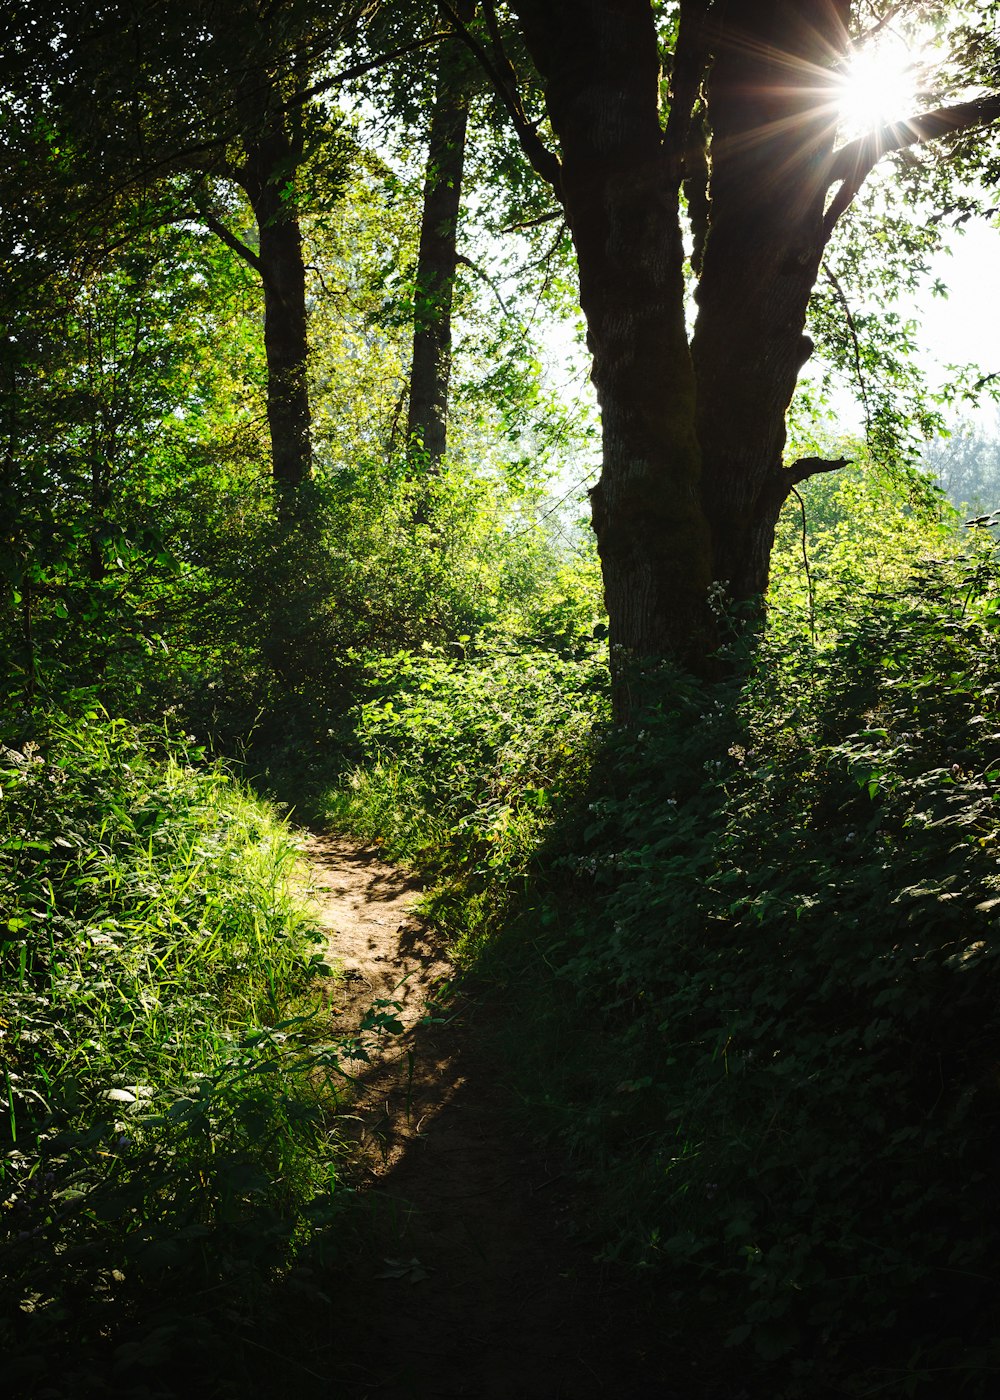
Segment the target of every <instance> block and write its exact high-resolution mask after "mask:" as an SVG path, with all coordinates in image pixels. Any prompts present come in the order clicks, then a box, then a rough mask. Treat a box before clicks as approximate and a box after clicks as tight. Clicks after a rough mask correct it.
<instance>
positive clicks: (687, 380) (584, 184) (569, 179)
mask: <svg viewBox="0 0 1000 1400" xmlns="http://www.w3.org/2000/svg"><path fill="white" fill-rule="evenodd" d="M515 9H517V10H518V11H519V13H521V15H522V18H523V20H524V24H525V31H526V38H527V40H528V44H529V47H530V48H531V50H532V56H533V58H534V60H535V62H536V64H537V66H538V68H539V71H540V72H541V74H542V76H543V79H544V80H545V89H546V90H545V96H546V103H547V106H548V111H549V116H550V118H551V120H552V124H553V127H554V128H555V131H556V135H557V136H558V138H559V143H560V151H561V157H562V172H561V182H560V188H559V189H558V191H557V192H558V194H559V195H560V198H561V199H562V202H563V205H564V208H565V210H566V217H567V220H568V223H569V226H570V229H571V231H572V234H573V241H574V244H575V247H576V253H577V260H578V266H579V275H580V302H581V305H582V307H583V311H584V313H585V315H586V318H587V328H588V335H587V340H588V345H589V347H590V350H591V352H592V354H593V370H592V377H593V381H594V385H595V387H596V389H597V396H598V401H599V403H600V406H601V420H602V432H603V449H604V451H603V466H602V473H601V479H600V482H599V483H598V485H597V486H596V487H595V489H594V491H593V492H592V502H593V523H594V530H595V532H596V534H597V543H598V550H599V552H600V557H601V566H602V570H603V574H604V587H605V597H606V601H607V606H608V618H609V628H610V642H611V649H612V665H613V669H614V670H615V671H616V672H618V671H620V670H621V669H622V668H621V666H620V664H619V663H621V662H623V661H625V660H626V659H627V657H628V656H629V655H630V654H631V655H633V656H638V657H662V656H665V655H672V656H675V657H676V658H677V659H678V660H680V661H681V662H682V663H683V664H686V665H689V666H694V667H697V666H698V665H699V664H700V659H701V658H703V657H704V656H705V654H706V652H707V651H708V650H710V647H711V637H712V616H711V613H710V612H709V610H708V608H707V606H706V595H707V593H708V588H709V585H710V583H711V581H712V578H713V558H712V547H711V538H710V535H709V528H708V523H707V521H706V519H705V516H704V511H703V509H702V505H701V496H700V489H699V483H700V478H701V449H700V445H699V443H698V439H697V435H696V432H695V379H694V371H693V367H692V363H691V356H690V352H689V349H688V343H687V333H686V328H685V321H684V249H683V243H682V238H681V227H680V218H679V208H678V205H679V187H680V180H679V177H678V176H677V175H676V174H672V173H671V172H670V171H668V170H667V169H666V167H665V163H664V160H663V153H662V131H661V128H660V120H659V110H658V80H659V56H658V51H657V43H656V32H655V28H654V25H653V17H652V11H651V9H650V6H649V4H648V3H647V2H646V0H627V3H624V4H622V3H619V4H614V3H611V2H610V0H600V2H599V3H594V0H590V2H589V3H585V4H581V5H575V4H573V5H571V4H568V3H565V0H564V2H563V3H558V2H557V3H555V4H553V5H548V4H545V5H542V4H540V3H539V4H537V5H516V6H515ZM529 16H530V22H529Z"/></svg>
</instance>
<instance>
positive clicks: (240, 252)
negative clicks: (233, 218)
mask: <svg viewBox="0 0 1000 1400" xmlns="http://www.w3.org/2000/svg"><path fill="white" fill-rule="evenodd" d="M196 217H197V218H199V219H200V220H201V222H202V223H203V224H204V225H205V227H206V228H207V229H209V230H210V231H211V232H212V233H214V234H215V236H216V237H217V238H220V239H221V240H222V242H223V243H224V244H225V245H226V247H227V248H230V249H232V251H233V252H234V253H235V254H236V255H237V257H240V258H242V259H243V261H244V262H245V263H249V264H250V266H251V267H252V268H253V270H254V272H256V273H258V274H259V275H260V276H263V275H264V269H263V265H262V264H261V260H260V258H259V257H258V256H257V254H256V253H255V252H254V251H253V249H252V248H250V247H248V246H247V244H246V243H244V242H243V240H242V239H241V238H237V236H236V234H235V233H233V232H232V230H231V229H229V228H227V227H226V225H225V224H224V223H223V222H222V220H221V219H219V218H216V216H215V215H214V214H211V213H209V211H208V210H207V209H197V210H196Z"/></svg>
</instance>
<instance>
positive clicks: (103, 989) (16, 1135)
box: [0, 710, 340, 1396]
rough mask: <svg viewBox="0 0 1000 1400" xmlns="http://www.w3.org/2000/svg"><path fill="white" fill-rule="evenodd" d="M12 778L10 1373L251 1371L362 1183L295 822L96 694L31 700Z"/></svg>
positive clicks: (3, 1163) (89, 1378) (138, 1386)
mask: <svg viewBox="0 0 1000 1400" xmlns="http://www.w3.org/2000/svg"><path fill="white" fill-rule="evenodd" d="M0 788H2V791H3V803H2V809H0V810H2V816H0V820H2V826H0V913H2V918H0V940H2V941H0V961H2V971H3V980H2V984H0V1032H2V1040H0V1045H2V1077H3V1093H4V1098H5V1100H6V1109H7V1113H6V1117H5V1122H4V1124H3V1126H2V1129H0V1133H2V1139H0V1146H2V1157H0V1230H2V1234H3V1258H4V1267H3V1274H2V1280H0V1349H2V1350H3V1353H4V1358H5V1360H4V1379H5V1386H7V1387H10V1388H12V1389H9V1390H8V1393H13V1394H18V1395H21V1394H24V1395H28V1394H30V1395H43V1394H44V1395H49V1396H64V1395H65V1396H69V1395H88V1396H89V1395H101V1394H115V1395H133V1394H134V1395H140V1394H141V1395H143V1396H146V1395H153V1394H155V1395H161V1394H162V1395H168V1394H174V1393H182V1392H183V1393H190V1387H191V1386H194V1388H195V1389H196V1390H197V1393H202V1394H204V1393H212V1394H228V1393H236V1392H237V1391H239V1390H240V1389H241V1384H242V1381H241V1377H242V1378H243V1381H245V1375H246V1371H245V1368H246V1366H247V1365H253V1366H254V1367H255V1368H256V1367H257V1366H258V1364H259V1350H258V1352H257V1353H255V1354H252V1355H251V1356H250V1359H249V1360H248V1351H249V1349H250V1348H252V1347H254V1346H255V1342H254V1340H253V1337H252V1331H253V1327H254V1325H255V1318H256V1317H257V1315H258V1312H259V1309H260V1308H261V1307H262V1306H263V1303H264V1301H265V1300H266V1299H268V1298H269V1290H270V1289H271V1288H272V1285H273V1284H274V1283H275V1281H276V1280H277V1279H278V1278H279V1277H282V1278H285V1279H286V1281H287V1278H288V1275H287V1270H288V1267H289V1264H290V1263H291V1261H293V1260H294V1258H295V1256H296V1254H297V1252H299V1251H300V1250H301V1249H302V1248H303V1247H304V1246H305V1245H306V1244H307V1242H309V1241H310V1240H311V1239H313V1238H314V1237H316V1235H317V1232H318V1231H319V1230H320V1229H321V1228H322V1226H323V1225H324V1224H326V1223H327V1222H328V1221H329V1220H330V1219H331V1218H332V1215H333V1213H334V1212H335V1211H336V1209H337V1208H338V1205H339V1200H340V1193H339V1190H338V1182H337V1163H338V1156H339V1151H338V1144H337V1141H336V1139H335V1136H334V1131H333V1129H332V1127H331V1121H332V1120H331V1117H330V1114H329V1111H328V1110H329V1108H330V1106H331V1104H332V1101H333V1099H332V1095H331V1092H330V1090H329V1087H328V1085H329V1081H330V1079H331V1076H336V1073H337V1068H336V1058H335V1054H334V1053H333V1051H332V1050H331V1049H330V1048H328V1047H327V1048H324V1047H322V1046H320V1045H318V1044H317V1043H316V1041H317V1034H316V1030H315V1026H314V1024H313V1018H312V1016H311V1014H310V1001H311V1000H315V998H314V997H310V996H307V995H306V991H307V988H308V986H309V984H310V982H312V981H313V979H314V978H315V975H316V973H317V971H318V970H320V968H319V965H318V955H316V954H315V953H314V951H313V950H314V946H315V944H314V933H313V930H312V928H311V926H310V924H309V921H308V919H307V918H306V916H305V914H304V913H303V910H302V907H301V904H300V902H299V901H298V900H297V898H296V897H295V895H294V893H293V885H292V881H291V876H292V873H293V868H294V863H295V859H296V850H295V846H294V844H293V841H292V839H291V836H290V833H289V831H288V830H287V828H286V827H285V825H284V823H283V822H282V821H281V820H280V819H279V818H278V817H277V816H276V815H275V814H274V812H273V809H270V808H268V807H267V806H266V805H265V804H263V803H261V802H260V801H259V800H257V799H256V798H254V797H253V796H252V795H251V794H250V793H249V792H247V791H245V790H244V789H243V788H242V787H241V786H240V785H239V784H238V783H237V782H236V781H234V780H233V779H232V778H231V777H230V776H229V775H228V774H227V773H226V772H225V771H224V770H222V769H221V768H219V767H218V766H213V765H208V764H206V763H205V761H204V755H203V754H202V753H201V752H200V751H199V750H196V749H193V748H192V746H191V745H190V744H189V743H188V742H187V741H185V739H184V738H183V736H180V737H174V736H170V735H168V734H165V733H163V732H159V733H157V732H156V731H151V730H139V729H136V728H134V727H132V726H130V725H128V724H126V723H125V722H124V721H118V720H112V719H108V718H107V717H106V716H104V715H103V714H102V713H98V712H97V711H95V710H90V711H89V712H87V713H84V714H82V715H81V716H80V717H79V718H75V719H74V718H69V717H67V716H65V715H49V716H47V717H41V716H35V717H33V718H31V719H30V720H29V719H28V717H27V716H26V715H22V716H21V717H20V718H15V719H12V720H11V721H10V722H9V723H8V726H7V733H6V742H5V743H4V745H3V747H2V748H0ZM296 996H298V998H299V1002H298V1004H297V1005H290V998H294V997H296ZM271 1306H272V1307H273V1299H272V1300H271ZM276 1345H277V1349H278V1350H279V1351H280V1346H281V1344H280V1342H278V1343H277V1344H276ZM168 1376H169V1377H173V1378H174V1380H172V1381H171V1382H170V1383H169V1384H168V1381H167V1379H166V1378H167V1377H168ZM175 1384H176V1385H178V1386H179V1387H180V1389H179V1390H176V1391H175V1390H174V1389H172V1388H171V1386H172V1385H175ZM150 1387H152V1388H150Z"/></svg>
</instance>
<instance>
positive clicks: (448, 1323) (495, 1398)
mask: <svg viewBox="0 0 1000 1400" xmlns="http://www.w3.org/2000/svg"><path fill="white" fill-rule="evenodd" d="M308 855H309V858H310V861H311V863H312V867H313V875H314V882H315V896H316V899H317V902H318V907H319V914H320V920H321V923H322V925H323V927H324V928H325V929H326V930H328V934H329V945H328V949H329V957H330V960H331V962H332V963H334V964H339V965H340V966H341V967H342V968H343V971H344V978H343V980H342V981H341V982H340V983H338V984H337V985H336V986H335V988H334V991H333V994H332V1002H331V1011H332V1013H333V1014H334V1015H335V1016H336V1018H337V1022H338V1025H340V1026H343V1027H344V1028H348V1027H353V1026H354V1025H356V1024H357V1022H358V1021H359V1019H360V1018H361V1017H362V1016H363V1015H364V1014H365V1012H366V1011H367V1010H368V1009H369V1008H370V1007H371V1005H372V1003H373V1001H375V1000H376V999H383V1000H386V1001H390V1002H393V1003H396V1004H398V1006H399V1016H400V1019H401V1020H402V1021H403V1024H404V1026H405V1028H406V1029H405V1033H404V1034H403V1035H402V1036H394V1037H391V1038H390V1039H389V1040H388V1041H387V1043H386V1044H385V1047H384V1049H383V1050H382V1051H381V1052H380V1053H378V1054H376V1055H374V1056H373V1058H372V1062H371V1063H370V1064H369V1065H368V1066H360V1065H359V1066H357V1068H358V1069H359V1070H360V1071H361V1072H360V1075H359V1092H358V1099H357V1103H356V1105H355V1108H354V1114H355V1117H354V1120H353V1121H354V1131H355V1136H356V1138H357V1140H358V1141H359V1142H360V1144H361V1146H362V1149H363V1154H362V1155H363V1163H364V1171H365V1174H366V1178H367V1182H366V1190H365V1194H364V1199H365V1202H366V1205H367V1216H366V1220H367V1223H366V1225H365V1228H364V1230H363V1232H362V1233H363V1235H364V1236H365V1241H364V1248H363V1250H362V1251H361V1253H360V1255H359V1258H358V1259H357V1260H356V1261H355V1264H354V1267H353V1269H352V1273H351V1283H350V1296H349V1297H348V1298H347V1299H346V1301H345V1302H344V1303H343V1305H341V1303H340V1301H339V1299H338V1303H337V1306H336V1308H335V1310H334V1311H335V1324H334V1330H335V1334H336V1335H333V1336H331V1337H330V1339H329V1352H328V1355H329V1356H330V1357H331V1363H332V1365H333V1367H334V1369H335V1372H336V1376H334V1375H331V1387H332V1388H331V1389H330V1391H329V1394H330V1396H331V1397H334V1396H335V1397H337V1400H369V1397H370V1400H404V1397H405V1398H406V1400H439V1397H440V1398H441V1400H451V1397H460V1396H468V1397H476V1400H598V1397H600V1400H616V1397H629V1400H632V1397H635V1400H703V1396H704V1391H702V1390H696V1389H695V1388H693V1386H692V1383H691V1380H690V1377H691V1371H690V1367H688V1366H685V1365H684V1364H683V1363H680V1364H679V1363H678V1361H677V1358H676V1357H673V1358H670V1357H665V1356H664V1355H663V1354H661V1353H660V1352H659V1350H658V1347H657V1341H656V1339H657V1335H658V1331H659V1328H658V1325H657V1304H656V1301H655V1299H653V1298H652V1297H651V1296H650V1294H649V1293H648V1292H647V1291H646V1290H639V1289H637V1288H636V1286H635V1284H634V1283H633V1282H632V1281H630V1280H626V1279H623V1278H622V1277H620V1276H618V1275H616V1274H613V1273H612V1272H611V1271H609V1270H607V1269H605V1268H602V1267H600V1266H599V1265H597V1264H595V1263H594V1262H593V1260H592V1258H591V1257H590V1254H589V1253H588V1251H587V1250H586V1249H585V1248H583V1247H582V1246H580V1245H579V1244H577V1243H576V1242H575V1241H574V1239H573V1238H572V1234H573V1229H572V1227H573V1225H574V1224H575V1223H577V1222H578V1221H579V1220H580V1217H581V1216H584V1217H585V1215H586V1209H587V1207H586V1200H585V1198H584V1197H583V1196H582V1195H581V1194H580V1192H579V1190H578V1189H577V1190H574V1189H573V1185H572V1180H571V1177H570V1175H569V1174H568V1172H567V1170H566V1164H565V1163H563V1162H560V1161H559V1160H557V1159H554V1158H552V1157H551V1156H549V1155H547V1154H546V1152H545V1151H543V1150H542V1149H540V1148H538V1147H537V1146H535V1145H533V1144H532V1143H530V1142H528V1141H526V1140H524V1139H523V1138H520V1137H518V1136H517V1134H516V1133H515V1132H514V1131H513V1130H512V1128H511V1125H510V1118H509V1109H508V1103H507V1101H506V1097H505V1091H504V1082H505V1069H504V1066H503V1065H502V1064H497V1063H496V1062H495V1060H494V1061H491V1059H490V1054H489V1051H488V1049H484V1048H483V1041H484V1040H485V1041H486V1042H487V1044H488V1041H489V1037H488V1036H484V1035H483V1033H482V1032H483V1022H482V1013H481V1012H479V1011H477V1009H476V1007H475V1006H473V1005H471V1004H470V1003H469V1002H468V1001H466V1000H465V999H463V998H462V997H461V996H460V995H456V994H455V993H454V992H452V991H451V989H450V988H449V986H448V984H449V983H450V982H451V979H452V977H453V970H452V968H451V965H450V964H449V962H448V960H447V957H446V956H445V954H444V952H443V950H442V948H441V946H440V943H439V940H437V939H436V938H435V935H434V933H433V931H432V930H429V929H427V928H426V927H424V926H423V925H422V924H421V922H420V921H419V920H418V919H417V918H416V917H415V916H414V914H413V912H412V909H413V905H414V903H415V902H416V900H417V898H418V894H419V891H418V889H417V887H416V886H415V884H414V883H413V881H412V880H409V879H408V878H407V877H406V876H405V875H403V874H401V873H400V872H399V871H397V870H394V869H392V868H391V867H389V866H386V865H385V864H384V863H382V862H381V860H380V859H379V858H378V854H377V852H374V851H370V850H360V849H358V848H357V847H356V846H353V845H351V844H349V843H347V842H344V841H342V840H339V839H335V838H330V837H325V838H324V837H319V838H313V839H312V840H311V841H310V843H309V846H308ZM442 992H443V995H442ZM428 1012H430V1014H431V1017H432V1019H431V1020H430V1021H429V1022H428V1020H427V1019H426V1017H427V1015H428ZM334 1358H335V1359H334ZM685 1373H686V1374H685Z"/></svg>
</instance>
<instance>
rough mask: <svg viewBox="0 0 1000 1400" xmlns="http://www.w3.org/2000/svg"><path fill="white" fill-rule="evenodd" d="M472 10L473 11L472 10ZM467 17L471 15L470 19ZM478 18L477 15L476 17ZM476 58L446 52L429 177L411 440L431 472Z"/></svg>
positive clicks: (438, 437)
mask: <svg viewBox="0 0 1000 1400" xmlns="http://www.w3.org/2000/svg"><path fill="white" fill-rule="evenodd" d="M467 8H468V9H469V10H470V11H471V9H472V8H473V7H472V6H468V7H467ZM465 17H467V16H463V18H465ZM468 17H471V16H468ZM469 69H470V63H469V56H468V53H467V51H466V49H465V47H464V45H463V44H461V43H460V41H459V40H458V39H446V40H444V41H443V42H442V44H441V46H440V49H439V51H438V61H437V78H436V85H435V93H434V108H433V111H432V114H431V122H430V132H429V134H428V145H427V167H426V175H425V179H424V199H423V213H422V218H421V223H420V249H419V253H418V255H417V274H416V279H415V283H416V286H415V291H414V311H413V360H412V365H411V369H410V410H409V422H408V426H407V439H408V442H409V443H410V444H411V447H412V448H413V449H415V451H414V456H419V458H420V461H421V465H422V466H423V467H424V469H426V470H430V471H432V472H433V471H436V470H437V469H438V467H439V466H440V463H441V459H442V458H443V457H444V454H445V450H446V448H447V433H448V389H449V384H450V381H451V311H452V303H453V300H454V290H455V272H456V269H457V267H458V245H457V239H458V220H459V210H460V206H461V198H462V173H463V169H464V165H465V137H466V129H467V126H468V118H469V76H470V74H469Z"/></svg>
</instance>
